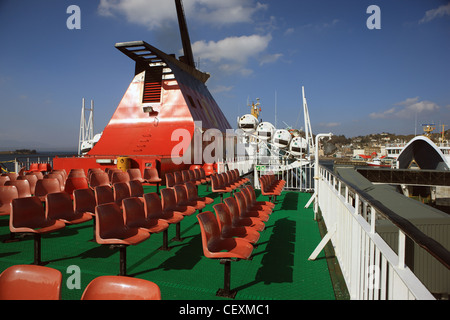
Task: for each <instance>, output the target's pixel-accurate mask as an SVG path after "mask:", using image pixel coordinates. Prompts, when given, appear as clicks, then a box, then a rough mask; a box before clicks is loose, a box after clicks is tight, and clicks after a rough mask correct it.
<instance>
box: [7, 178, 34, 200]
mask: <svg viewBox="0 0 450 320" xmlns="http://www.w3.org/2000/svg"><path fill="white" fill-rule="evenodd" d="M5 186H15V187H16V188H17V192H18V193H19V198H23V197H31V187H30V183H29V182H28V180H13V181H11V180H10V181H6V182H5Z"/></svg>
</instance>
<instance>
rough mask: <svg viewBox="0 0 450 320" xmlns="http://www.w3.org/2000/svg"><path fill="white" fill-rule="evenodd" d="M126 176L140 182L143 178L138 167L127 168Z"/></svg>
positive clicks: (142, 181)
mask: <svg viewBox="0 0 450 320" xmlns="http://www.w3.org/2000/svg"><path fill="white" fill-rule="evenodd" d="M127 173H128V177H129V178H130V181H133V180H137V181H139V182H141V183H144V182H145V180H144V178H142V174H141V169H139V168H130V169H127Z"/></svg>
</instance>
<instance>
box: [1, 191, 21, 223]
mask: <svg viewBox="0 0 450 320" xmlns="http://www.w3.org/2000/svg"><path fill="white" fill-rule="evenodd" d="M18 197H19V192H18V191H17V188H16V186H0V216H6V215H9V214H11V203H12V201H13V199H16V198H18Z"/></svg>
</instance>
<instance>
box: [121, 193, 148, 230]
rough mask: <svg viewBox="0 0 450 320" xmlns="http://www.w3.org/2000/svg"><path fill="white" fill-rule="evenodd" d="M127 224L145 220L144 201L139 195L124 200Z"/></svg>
mask: <svg viewBox="0 0 450 320" xmlns="http://www.w3.org/2000/svg"><path fill="white" fill-rule="evenodd" d="M122 204H123V205H122V208H123V218H124V221H125V224H127V225H131V224H132V223H134V224H136V223H139V222H141V221H144V220H145V205H144V201H143V200H142V199H140V198H138V197H132V198H126V199H123V201H122Z"/></svg>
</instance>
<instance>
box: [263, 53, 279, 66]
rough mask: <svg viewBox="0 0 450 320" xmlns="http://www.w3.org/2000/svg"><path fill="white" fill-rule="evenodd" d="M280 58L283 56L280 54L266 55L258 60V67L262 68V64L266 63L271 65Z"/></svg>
mask: <svg viewBox="0 0 450 320" xmlns="http://www.w3.org/2000/svg"><path fill="white" fill-rule="evenodd" d="M282 56H283V54H281V53H275V54H266V55H264V56H262V57H261V59H260V60H259V65H260V66H262V65H263V64H266V63H273V62H275V61H277V60H278V59H279V58H281V57H282Z"/></svg>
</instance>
